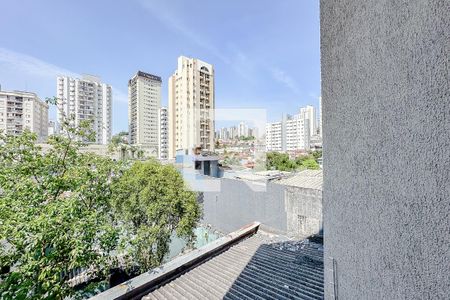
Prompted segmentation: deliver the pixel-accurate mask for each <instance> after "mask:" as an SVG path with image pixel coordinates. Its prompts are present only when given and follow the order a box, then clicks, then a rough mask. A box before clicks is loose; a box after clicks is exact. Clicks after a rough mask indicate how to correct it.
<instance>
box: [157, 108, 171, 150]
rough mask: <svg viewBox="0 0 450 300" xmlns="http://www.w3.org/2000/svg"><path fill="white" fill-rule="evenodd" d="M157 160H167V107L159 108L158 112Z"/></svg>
mask: <svg viewBox="0 0 450 300" xmlns="http://www.w3.org/2000/svg"><path fill="white" fill-rule="evenodd" d="M159 116H160V119H159V128H160V132H159V158H160V159H168V158H169V120H168V114H167V107H161V109H160V110H159Z"/></svg>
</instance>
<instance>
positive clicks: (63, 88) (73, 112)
mask: <svg viewBox="0 0 450 300" xmlns="http://www.w3.org/2000/svg"><path fill="white" fill-rule="evenodd" d="M56 95H57V133H64V130H63V129H62V126H61V124H62V122H63V121H64V120H65V119H67V118H68V120H70V123H71V125H73V126H79V124H80V122H81V121H83V120H92V121H93V124H92V130H93V131H94V132H95V140H94V141H93V143H95V144H104V145H105V144H108V143H109V142H110V140H111V129H112V124H111V119H112V89H111V86H110V85H108V84H106V83H102V82H101V80H100V78H98V77H95V76H91V75H83V77H82V78H81V79H78V78H72V77H69V76H58V78H57V79H56ZM46 127H47V125H46Z"/></svg>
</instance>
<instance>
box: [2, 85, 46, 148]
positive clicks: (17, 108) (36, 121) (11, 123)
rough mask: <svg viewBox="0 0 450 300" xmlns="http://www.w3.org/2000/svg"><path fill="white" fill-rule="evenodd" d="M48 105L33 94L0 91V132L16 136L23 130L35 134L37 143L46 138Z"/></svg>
mask: <svg viewBox="0 0 450 300" xmlns="http://www.w3.org/2000/svg"><path fill="white" fill-rule="evenodd" d="M47 124H48V104H47V103H45V102H43V101H41V100H40V99H39V97H38V96H37V95H36V94H35V93H30V92H22V91H12V92H7V91H0V130H3V131H4V132H5V133H7V134H11V135H18V134H21V133H22V132H23V130H25V129H29V130H30V131H31V132H34V133H36V135H37V142H39V143H41V142H45V141H46V140H47V137H48V133H47V131H48V129H47Z"/></svg>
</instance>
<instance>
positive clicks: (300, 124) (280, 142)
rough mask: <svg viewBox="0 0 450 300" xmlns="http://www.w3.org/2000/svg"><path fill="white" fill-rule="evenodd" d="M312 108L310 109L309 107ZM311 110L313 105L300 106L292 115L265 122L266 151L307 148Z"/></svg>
mask: <svg viewBox="0 0 450 300" xmlns="http://www.w3.org/2000/svg"><path fill="white" fill-rule="evenodd" d="M311 108H312V109H311ZM311 111H312V113H313V114H314V107H312V106H308V107H307V108H301V109H300V113H299V114H297V115H294V116H289V115H287V116H283V118H282V120H281V122H275V123H267V125H266V151H298V150H309V148H310V139H311V127H310V126H312V123H313V122H314V121H313V122H311V119H312V116H311Z"/></svg>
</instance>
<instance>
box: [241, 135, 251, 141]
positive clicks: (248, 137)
mask: <svg viewBox="0 0 450 300" xmlns="http://www.w3.org/2000/svg"><path fill="white" fill-rule="evenodd" d="M239 140H240V141H254V140H255V137H254V136H243V135H242V136H240V137H239Z"/></svg>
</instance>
